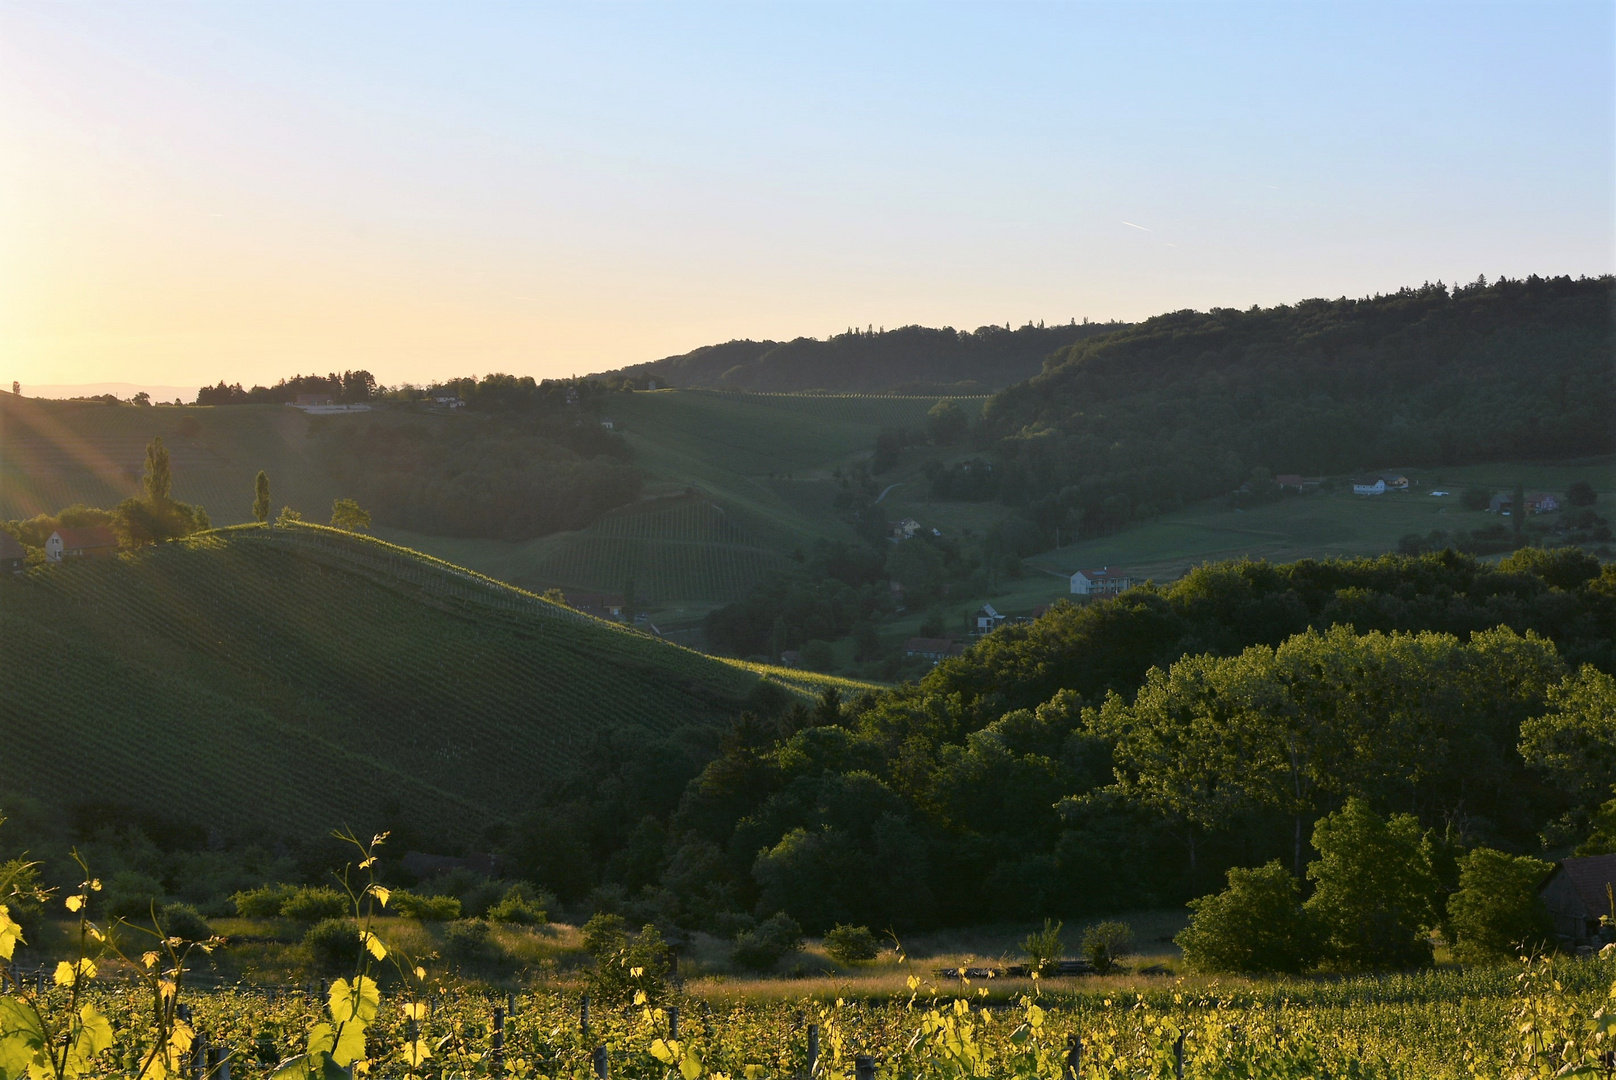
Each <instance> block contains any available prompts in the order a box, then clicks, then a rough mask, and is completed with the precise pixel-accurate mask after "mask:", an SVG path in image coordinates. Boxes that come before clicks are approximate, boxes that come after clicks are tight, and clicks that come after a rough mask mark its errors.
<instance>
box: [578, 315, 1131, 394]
mask: <svg viewBox="0 0 1616 1080" xmlns="http://www.w3.org/2000/svg"><path fill="white" fill-rule="evenodd" d="M1127 326H1128V324H1127V323H1118V322H1112V323H1068V324H1066V325H1064V326H1042V325H1038V326H1035V325H1033V324H1032V323H1028V324H1027V325H1025V326H1023V327H1021V328H1020V329H1019V330H1011V329H1009V328H1008V327H1001V326H983V327H979V328H978V329H976V330H975V331H969V330H967V331H960V330H955V329H954V328H953V327H947V326H945V327H943V328H941V329H936V328H932V327H926V326H900V327H898V328H897V329H895V330H886V329H881V330H849V331H848V332H847V333H845V334H837V335H835V336H833V337H829V338H826V339H824V340H820V339H818V338H796V339H795V340H792V341H784V342H781V341H750V340H739V341H726V342H724V343H723V344H722V345H704V346H702V347H701V348H699V349H692V350H691V351H690V352H687V353H683V354H681V355H679V356H667V357H663V358H662V359H661V360H652V361H649V362H648V363H644V364H636V365H634V366H632V367H626V368H622V369H620V370H618V371H614V372H607V373H605V374H608V375H621V376H625V377H628V378H632V379H635V380H636V381H642V380H650V379H655V380H657V381H658V382H659V383H661V384H662V385H665V386H687V387H714V388H721V389H731V390H750V391H760V392H774V393H786V392H794V391H804V390H831V391H842V392H856V393H877V392H906V391H907V392H912V393H930V392H934V391H936V392H942V391H946V392H949V393H956V394H958V393H988V392H990V391H993V390H998V389H1001V388H1003V387H1006V386H1011V385H1013V384H1015V383H1019V382H1023V381H1025V380H1027V379H1030V378H1032V377H1033V376H1034V375H1037V374H1038V373H1039V372H1040V371H1042V370H1043V366H1044V359H1045V358H1046V357H1048V356H1049V355H1050V354H1051V353H1054V352H1055V351H1057V350H1059V349H1064V348H1066V347H1067V346H1069V345H1072V344H1074V343H1076V342H1079V341H1082V340H1084V339H1086V338H1091V337H1095V336H1098V335H1100V334H1108V333H1112V332H1114V331H1117V330H1123V329H1126V328H1127Z"/></svg>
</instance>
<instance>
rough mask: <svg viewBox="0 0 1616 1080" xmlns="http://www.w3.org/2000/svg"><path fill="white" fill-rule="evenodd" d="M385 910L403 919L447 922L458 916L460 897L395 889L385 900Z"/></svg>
mask: <svg viewBox="0 0 1616 1080" xmlns="http://www.w3.org/2000/svg"><path fill="white" fill-rule="evenodd" d="M387 910H388V911H389V912H391V913H392V914H394V915H397V916H399V917H401V918H405V919H420V920H421V921H422V922H448V921H449V920H450V919H458V918H460V898H459V897H457V896H421V895H419V894H417V893H413V892H410V891H409V890H407V889H395V890H394V891H393V895H392V897H391V898H389V900H388V902H387Z"/></svg>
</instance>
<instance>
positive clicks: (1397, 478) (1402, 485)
mask: <svg viewBox="0 0 1616 1080" xmlns="http://www.w3.org/2000/svg"><path fill="white" fill-rule="evenodd" d="M1380 479H1381V480H1382V481H1383V482H1384V483H1385V485H1386V490H1387V491H1407V490H1408V477H1406V476H1404V475H1403V474H1402V473H1395V472H1383V473H1381V474H1380Z"/></svg>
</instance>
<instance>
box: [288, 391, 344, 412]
mask: <svg viewBox="0 0 1616 1080" xmlns="http://www.w3.org/2000/svg"><path fill="white" fill-rule="evenodd" d="M292 404H293V405H296V406H297V407H298V408H300V409H303V408H307V407H308V406H310V405H335V404H336V402H335V401H333V400H332V398H331V395H330V394H299V395H297V397H296V398H295V399H294V400H293V401H292Z"/></svg>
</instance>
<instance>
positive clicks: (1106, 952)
mask: <svg viewBox="0 0 1616 1080" xmlns="http://www.w3.org/2000/svg"><path fill="white" fill-rule="evenodd" d="M1082 948H1083V955H1084V956H1086V957H1087V958H1088V961H1089V963H1090V964H1092V965H1093V966H1094V970H1095V971H1096V972H1098V973H1099V974H1101V975H1108V974H1110V973H1111V972H1113V971H1115V970H1116V969H1117V964H1118V962H1119V961H1120V960H1121V959H1122V958H1123V957H1124V956H1127V955H1129V954H1130V953H1132V952H1133V931H1132V930H1131V929H1130V928H1129V927H1128V924H1127V923H1120V922H1097V923H1095V924H1094V925H1093V926H1091V927H1089V928H1088V929H1086V930H1084V931H1083V945H1082Z"/></svg>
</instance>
